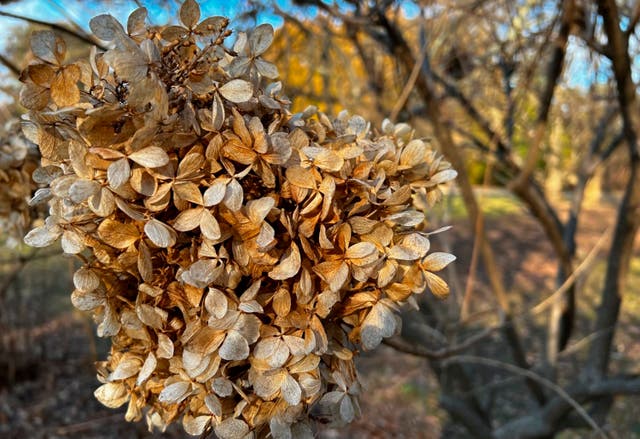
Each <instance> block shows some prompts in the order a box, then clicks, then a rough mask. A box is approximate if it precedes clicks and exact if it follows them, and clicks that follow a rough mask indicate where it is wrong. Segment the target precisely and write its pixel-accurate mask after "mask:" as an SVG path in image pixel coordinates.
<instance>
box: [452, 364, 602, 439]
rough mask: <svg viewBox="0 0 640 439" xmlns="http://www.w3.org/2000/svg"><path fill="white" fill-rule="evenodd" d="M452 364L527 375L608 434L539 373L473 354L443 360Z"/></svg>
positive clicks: (563, 391) (585, 419)
mask: <svg viewBox="0 0 640 439" xmlns="http://www.w3.org/2000/svg"><path fill="white" fill-rule="evenodd" d="M450 363H451V364H453V363H470V364H481V365H484V366H489V367H495V368H497V369H502V370H506V371H507V372H511V373H514V374H517V375H522V376H524V377H527V378H529V379H531V380H533V381H535V382H537V383H539V384H541V385H543V386H545V387H547V388H548V389H550V390H552V391H553V392H555V393H556V394H558V396H559V397H560V398H562V399H564V400H565V401H566V402H567V403H568V404H569V405H570V406H571V407H573V409H574V410H575V411H576V413H578V414H579V415H580V417H581V418H582V419H584V421H585V422H586V423H587V424H589V426H590V427H591V428H592V429H593V430H594V431H595V432H597V433H598V434H599V435H600V436H601V437H603V438H605V439H607V438H608V437H609V436H608V435H607V434H606V433H605V432H604V431H603V430H602V429H601V428H600V426H599V425H598V424H597V422H596V421H594V420H593V418H592V417H591V416H589V414H588V413H587V411H586V410H585V409H584V408H583V407H582V406H581V405H580V404H579V403H578V402H577V401H576V400H575V399H573V398H572V397H571V395H569V394H568V393H567V392H566V391H565V390H564V389H563V388H562V387H560V386H558V385H557V384H555V383H553V382H552V381H549V380H548V379H546V378H544V377H543V376H540V375H539V374H537V373H535V372H532V371H531V370H528V369H522V368H520V367H518V366H514V365H513V364H509V363H505V362H502V361H499V360H493V359H490V358H483V357H477V356H474V355H458V356H455V357H451V358H449V359H447V360H445V362H444V364H445V365H447V364H450Z"/></svg>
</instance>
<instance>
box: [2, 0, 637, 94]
mask: <svg viewBox="0 0 640 439" xmlns="http://www.w3.org/2000/svg"><path fill="white" fill-rule="evenodd" d="M276 2H277V4H278V6H279V7H280V8H282V9H284V10H291V9H292V8H293V6H292V1H291V0H276ZM140 3H142V4H143V5H144V6H146V7H147V9H148V10H149V17H150V21H151V22H152V23H153V24H165V23H167V22H169V21H170V20H171V19H172V17H175V16H176V15H177V10H178V7H179V1H158V0H155V1H153V0H141V1H140ZM200 3H201V5H200V6H201V9H202V16H203V17H206V16H213V15H224V16H227V17H230V18H232V19H233V18H234V17H237V16H238V15H239V14H241V13H242V12H245V11H246V10H247V9H248V8H249V5H248V2H247V1H245V0H223V1H220V0H210V1H204V0H203V1H200ZM137 7H138V6H137V5H136V2H135V1H133V0H112V1H109V2H99V1H98V2H96V1H81V0H22V1H18V2H14V3H10V4H8V5H3V6H0V9H1V10H3V11H7V12H12V13H15V14H18V15H23V16H27V17H31V18H36V19H40V20H44V21H52V22H67V23H68V22H69V21H70V20H71V21H73V22H75V23H77V24H78V25H80V26H81V27H82V28H84V29H85V30H86V31H87V32H89V27H88V23H89V20H90V19H91V17H93V16H95V15H98V14H101V13H109V14H111V15H113V16H115V17H116V18H117V19H118V20H120V21H121V22H123V23H126V20H127V17H128V15H129V13H130V12H131V11H133V10H134V9H136V8H137ZM404 11H405V14H406V15H408V16H409V17H412V16H416V15H418V14H419V8H418V7H417V6H416V5H415V4H414V3H413V2H411V1H407V2H405V4H404ZM307 13H308V14H313V13H314V11H313V10H307ZM256 21H257V22H258V23H265V22H267V23H271V24H273V25H274V26H275V27H278V26H280V25H281V24H282V19H281V18H280V17H278V16H276V15H275V14H272V13H271V14H270V13H262V14H260V15H258V17H257V19H256ZM233 24H234V23H232V27H234V26H233ZM21 25H24V22H22V21H20V20H16V19H10V18H7V17H0V53H1V52H3V51H4V48H5V45H6V44H11V37H12V35H11V33H12V32H11V30H12V28H13V27H15V26H21ZM569 58H570V60H571V61H570V63H569V65H568V67H567V69H566V71H565V79H566V81H567V83H568V84H569V85H571V86H578V87H588V86H589V85H590V84H592V83H593V82H600V81H602V80H606V76H607V74H606V73H608V72H605V71H604V70H607V69H608V66H607V65H601V66H600V69H599V70H600V71H599V72H598V71H594V69H593V64H592V62H591V60H590V59H589V51H588V50H586V48H584V47H582V46H581V44H579V43H576V42H575V41H574V42H572V43H571V44H570V47H569ZM635 61H636V62H635V64H636V69H635V70H636V72H635V73H637V70H638V64H640V60H635ZM6 74H7V69H6V68H4V66H1V65H0V78H1V76H6ZM636 79H637V78H636ZM0 94H1V92H0Z"/></svg>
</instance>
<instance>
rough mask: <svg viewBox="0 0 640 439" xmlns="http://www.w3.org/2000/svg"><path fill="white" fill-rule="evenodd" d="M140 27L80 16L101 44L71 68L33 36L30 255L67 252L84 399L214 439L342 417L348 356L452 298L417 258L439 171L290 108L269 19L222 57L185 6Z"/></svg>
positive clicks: (398, 131)
mask: <svg viewBox="0 0 640 439" xmlns="http://www.w3.org/2000/svg"><path fill="white" fill-rule="evenodd" d="M145 17H146V10H145V9H144V8H141V9H138V10H136V11H134V12H133V13H132V15H131V17H130V18H129V22H128V24H127V28H126V30H125V28H124V27H123V26H122V25H120V24H119V23H118V22H117V21H116V20H115V19H114V18H113V17H111V16H109V15H101V16H98V17H96V18H94V19H93V20H92V21H91V28H92V30H93V32H94V33H95V34H96V36H97V37H98V38H100V39H102V40H105V41H107V42H109V44H110V46H109V47H110V49H109V50H107V51H106V52H105V53H99V52H98V51H97V50H95V49H94V50H93V51H92V53H91V56H90V59H89V61H88V62H84V61H78V62H76V63H74V64H70V65H69V64H63V60H64V56H65V49H64V44H62V43H61V42H60V40H59V39H58V38H57V37H56V36H55V35H54V34H53V33H51V32H48V31H42V32H39V33H36V34H35V35H34V38H33V40H32V44H31V45H32V50H33V52H34V55H35V56H36V60H35V62H34V63H33V64H32V65H30V66H29V67H28V68H27V70H25V74H24V75H23V78H22V79H23V81H25V83H26V85H25V91H24V92H23V95H22V103H23V105H25V106H26V107H27V108H29V109H30V110H31V111H30V113H29V114H28V115H27V116H26V117H25V120H24V130H25V132H26V133H28V137H29V138H30V139H32V140H33V141H34V142H35V143H37V144H38V145H39V146H40V150H41V153H42V166H43V167H42V168H41V169H40V170H38V171H37V175H38V181H40V182H42V183H45V184H47V189H46V191H47V194H49V195H50V197H51V200H50V215H49V217H48V218H47V219H46V222H45V225H44V226H42V227H38V228H35V229H33V230H32V231H31V232H29V233H28V234H27V236H26V237H25V241H26V242H27V243H28V244H30V245H32V246H36V247H41V246H47V245H49V244H51V243H52V242H54V241H56V240H57V239H62V244H63V249H64V250H65V252H66V253H71V254H80V255H81V257H82V260H83V262H84V264H83V266H82V267H81V268H80V269H79V270H78V271H77V272H76V273H75V276H74V285H75V290H74V291H73V293H72V295H71V299H72V302H73V304H74V305H75V306H76V307H78V308H80V309H82V310H87V311H92V312H93V314H94V316H95V319H96V322H97V323H98V334H99V335H100V336H103V337H111V340H112V347H111V354H110V356H109V358H108V359H107V360H106V361H104V362H102V363H100V364H99V367H98V375H99V378H100V380H101V381H102V382H103V385H102V386H100V387H99V388H98V389H97V390H96V392H95V396H96V397H97V398H98V399H99V400H100V401H101V402H102V403H103V404H105V405H106V406H108V407H119V406H121V405H123V404H128V410H127V413H126V419H127V420H130V421H137V420H140V419H141V418H143V417H146V419H147V422H148V424H149V427H150V428H154V427H157V428H161V429H163V428H165V427H166V426H167V425H168V424H170V423H172V422H176V421H181V422H182V424H183V426H184V429H185V431H186V432H187V433H189V434H192V435H199V434H202V433H206V432H209V431H214V432H215V434H216V435H217V436H218V437H220V438H223V439H232V438H245V437H266V436H268V435H269V434H270V435H271V436H272V437H275V438H286V437H296V438H302V437H312V428H313V425H312V421H313V420H318V419H320V420H322V421H335V422H337V423H346V422H350V421H351V420H352V419H353V418H354V417H355V416H357V414H358V413H359V408H358V402H357V397H358V393H359V388H360V386H359V384H358V379H357V374H356V370H355V366H354V358H355V356H356V355H357V354H358V351H359V350H361V349H365V350H369V349H374V348H375V347H376V346H377V345H378V344H380V342H381V341H382V339H383V338H385V337H389V336H391V335H393V334H395V333H396V332H397V331H398V330H399V322H400V319H399V317H398V311H399V308H400V306H401V305H402V304H404V303H406V302H409V301H412V300H414V299H413V296H414V295H416V294H421V293H423V292H424V291H427V290H430V291H431V292H432V293H433V294H435V295H436V296H438V297H444V296H446V294H447V293H448V288H447V286H446V283H444V281H443V280H442V279H441V278H440V277H438V276H437V275H436V274H435V272H438V271H439V270H441V269H442V268H444V267H445V266H446V265H447V264H448V263H449V262H451V261H452V260H453V259H454V258H453V256H451V255H447V254H443V253H429V250H430V243H429V233H428V232H426V231H425V227H426V226H425V213H424V210H425V209H428V207H429V206H430V205H432V203H434V202H436V201H437V200H438V199H439V198H440V197H441V193H440V191H439V186H440V185H441V184H443V183H446V182H447V181H449V180H451V179H453V178H454V177H455V175H456V174H455V171H453V170H451V168H450V166H449V164H448V163H446V162H445V161H443V160H442V159H441V158H440V156H438V154H437V153H436V152H434V151H433V150H432V149H431V147H430V146H429V145H428V144H427V143H425V142H424V141H423V140H420V139H414V138H413V131H412V130H411V128H410V127H409V126H408V125H406V124H397V125H394V124H392V123H390V122H388V121H385V123H384V124H383V126H382V128H381V130H379V131H376V130H372V129H371V127H370V125H369V124H368V123H367V122H366V121H365V120H364V119H362V118H361V117H358V116H349V115H348V114H347V113H341V114H340V115H339V116H338V117H337V118H335V119H330V118H329V117H328V116H326V115H325V114H322V113H320V112H318V111H317V109H315V108H309V109H307V110H305V111H304V112H303V113H300V114H291V113H290V112H289V110H288V104H289V100H288V99H287V98H286V97H284V96H283V95H282V85H281V84H279V83H271V84H267V83H266V80H267V79H271V78H274V77H275V76H277V69H275V67H274V66H273V65H271V64H269V63H268V62H266V61H264V60H262V59H261V58H260V56H261V55H262V54H263V53H264V52H265V50H267V48H268V46H269V45H270V43H271V41H272V39H273V29H272V27H271V26H269V25H261V26H258V27H257V28H255V29H254V30H253V31H251V32H249V33H248V34H241V35H240V36H239V37H238V38H237V41H236V44H235V47H234V49H233V50H232V49H229V48H227V47H226V46H225V45H224V43H225V38H226V37H228V36H229V35H230V31H229V30H228V29H227V25H228V22H229V21H228V20H227V19H226V18H223V17H212V18H207V19H204V20H202V21H200V9H199V7H198V5H197V3H195V2H194V1H191V0H188V1H186V2H185V3H184V4H183V5H182V7H181V9H180V20H181V22H182V25H181V26H169V27H166V28H164V29H157V28H146V27H145V26H144V20H145ZM41 198H42V197H41ZM45 198H46V197H45ZM432 233H433V232H432Z"/></svg>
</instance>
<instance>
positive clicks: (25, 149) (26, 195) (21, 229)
mask: <svg viewBox="0 0 640 439" xmlns="http://www.w3.org/2000/svg"><path fill="white" fill-rule="evenodd" d="M39 163H40V154H39V153H38V149H37V147H36V145H34V144H33V143H31V142H30V141H29V140H27V139H26V138H25V136H24V135H23V134H22V132H21V131H20V124H19V123H15V122H10V123H8V124H7V125H6V126H5V127H4V128H2V129H0V185H1V186H2V190H0V239H3V240H5V245H7V246H9V247H14V246H15V245H16V244H18V243H20V242H21V241H22V237H23V236H24V234H25V233H26V232H27V231H28V230H29V229H30V228H31V224H32V223H33V221H34V220H36V219H37V218H42V217H43V216H44V215H45V213H46V210H44V209H40V210H37V209H35V208H32V207H30V206H29V204H28V202H29V199H30V198H31V197H32V195H33V194H34V192H35V191H36V189H37V184H36V182H34V181H33V180H32V179H31V174H32V173H33V171H34V170H35V169H36V168H37V167H38V166H39Z"/></svg>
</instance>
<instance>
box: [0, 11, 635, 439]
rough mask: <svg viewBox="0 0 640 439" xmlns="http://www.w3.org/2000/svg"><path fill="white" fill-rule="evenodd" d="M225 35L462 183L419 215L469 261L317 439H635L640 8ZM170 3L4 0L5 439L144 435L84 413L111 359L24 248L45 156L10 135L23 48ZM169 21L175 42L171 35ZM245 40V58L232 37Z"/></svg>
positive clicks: (327, 104) (299, 90)
mask: <svg viewBox="0 0 640 439" xmlns="http://www.w3.org/2000/svg"><path fill="white" fill-rule="evenodd" d="M201 3H202V5H201V6H202V16H203V17H205V16H213V15H225V16H229V17H230V18H232V24H231V26H230V27H231V28H232V29H236V30H242V29H245V28H250V27H254V26H255V25H256V24H260V23H265V22H268V23H271V24H273V25H274V27H276V40H275V42H274V44H273V46H272V47H271V49H270V50H269V52H268V53H267V54H266V56H265V57H266V58H267V59H269V60H270V61H272V62H274V63H275V64H276V65H277V66H278V69H279V71H280V80H281V81H282V82H283V84H284V93H285V94H286V95H287V96H288V97H289V98H290V99H291V101H292V107H293V111H294V112H295V111H302V110H304V108H306V107H307V106H308V105H316V106H318V107H319V108H320V109H321V110H323V111H326V112H328V113H333V114H337V113H338V112H339V111H341V110H344V109H346V110H348V111H350V112H351V113H356V114H360V115H362V116H364V117H366V118H368V119H369V120H371V122H372V127H374V128H379V127H380V124H381V122H382V121H383V119H384V118H389V119H391V120H393V121H395V122H408V123H410V124H411V125H412V126H414V127H415V129H416V132H417V133H418V136H422V137H424V138H426V139H429V141H430V142H431V143H432V145H433V147H434V148H437V149H439V150H440V151H442V153H443V154H444V155H445V157H446V159H447V160H448V161H450V162H451V163H452V164H453V166H454V168H455V169H457V171H458V173H459V176H458V179H457V181H456V185H452V186H451V187H450V188H449V191H448V193H446V194H444V198H443V201H442V202H441V203H440V204H439V205H437V206H436V207H433V208H430V209H429V210H428V218H429V228H430V229H432V230H436V229H438V228H441V227H444V226H453V227H452V229H451V230H449V231H448V232H447V233H442V234H438V235H434V236H433V240H432V245H433V246H434V247H436V248H437V249H440V250H442V251H448V252H451V253H453V254H455V255H456V256H457V258H458V259H457V261H456V262H455V263H454V264H451V265H450V266H449V267H448V268H447V269H446V272H445V273H444V275H443V277H444V278H445V279H446V280H447V282H448V283H449V285H450V286H451V295H450V296H449V298H448V299H446V300H444V301H438V300H436V299H434V298H433V297H429V295H428V294H425V295H424V297H422V299H421V303H420V305H421V309H420V311H412V310H406V311H405V312H404V313H403V331H402V334H400V335H398V336H397V337H394V338H392V339H390V340H388V342H387V343H386V344H385V345H383V346H382V347H381V348H380V349H379V350H377V351H376V352H373V353H367V354H366V355H362V357H361V358H360V360H359V367H360V370H361V373H362V381H363V382H364V384H365V386H366V390H365V392H364V395H363V397H362V400H361V406H362V417H361V418H360V419H358V420H357V421H355V422H354V423H353V424H352V425H350V426H349V427H347V428H343V429H332V428H330V427H327V426H320V428H319V431H318V436H319V437H322V438H436V437H444V438H473V437H476V438H490V437H495V438H516V437H522V438H534V437H535V438H551V437H560V438H582V437H619V438H632V437H640V397H639V396H638V395H639V394H640V378H639V376H640V375H639V374H640V363H639V361H638V360H639V359H640V342H638V338H639V336H640V326H639V319H640V248H639V245H638V244H637V243H635V241H634V238H635V235H636V234H637V230H638V227H639V225H640V146H639V144H638V135H639V133H640V111H639V110H640V106H639V103H638V99H637V94H638V89H637V84H638V81H640V56H638V55H639V52H640V42H639V37H638V35H639V33H638V31H637V27H638V26H637V25H638V21H639V20H640V2H637V1H635V0H617V1H616V0H423V1H394V0H370V1H361V0H339V1H338V0H336V1H321V0H271V1H266V2H250V1H238V0H227V1H225V2H218V1H215V2H214V1H203V2H201ZM142 6H144V7H146V8H147V9H148V11H149V17H150V23H149V25H152V26H162V25H165V24H167V23H169V22H175V18H173V19H172V17H176V16H177V11H178V9H179V6H180V3H179V2H177V1H173V2H172V1H169V2H164V1H162V2H160V1H155V2H154V1H150V0H142V1H74V0H65V1H64V2H63V1H62V0H40V1H38V0H26V1H11V0H0V185H1V186H0V438H66V437H81V438H96V439H97V438H105V439H106V438H134V437H137V438H150V437H158V438H160V437H163V438H164V437H166V438H169V437H181V436H182V435H183V434H184V433H182V432H181V431H180V430H179V429H175V430H169V431H167V432H165V433H158V432H156V433H153V434H152V433H149V432H147V430H146V426H145V425H142V424H128V423H126V422H125V421H124V408H123V409H122V410H115V411H114V410H110V409H107V408H105V407H102V406H101V405H100V404H99V403H98V402H97V401H96V400H95V399H94V397H93V390H94V389H95V388H96V387H97V386H98V381H97V380H96V378H95V372H94V370H95V369H94V362H96V361H98V360H100V359H103V358H105V356H106V355H107V353H108V345H109V343H108V340H101V339H98V338H97V337H96V336H95V327H94V324H93V321H92V320H91V317H90V316H87V315H84V314H83V313H80V312H79V311H75V310H74V309H73V307H72V305H71V303H70V300H69V294H70V292H71V291H72V290H73V284H72V282H71V275H72V273H73V271H74V264H75V262H74V261H73V260H72V259H67V258H65V257H63V256H62V255H61V250H60V249H56V248H50V249H44V250H38V251H35V250H33V249H29V248H27V247H26V246H24V245H23V244H21V236H22V235H23V234H24V233H25V232H26V231H27V230H28V228H29V227H30V226H31V225H33V224H34V223H37V222H38V221H41V218H42V216H43V212H41V211H40V212H39V211H37V210H33V209H32V208H29V207H28V205H27V204H26V200H28V199H29V198H30V197H31V195H32V193H31V192H32V191H33V190H34V189H35V187H34V184H33V182H32V181H31V180H30V177H29V176H30V172H31V170H32V169H33V168H34V167H35V166H36V165H37V161H38V153H37V150H36V149H35V148H34V145H32V144H29V142H28V141H26V139H24V137H23V136H22V135H21V133H20V129H19V123H17V122H16V121H17V120H19V117H20V114H21V113H23V112H24V111H25V109H24V108H22V107H21V106H20V105H19V98H18V97H19V91H20V82H19V76H20V71H21V70H22V69H23V68H24V67H25V66H26V65H28V63H29V61H30V55H29V35H30V33H31V32H32V31H34V30H37V29H43V28H50V29H53V30H54V31H55V32H57V33H58V34H59V35H60V36H62V37H63V38H64V39H65V40H66V43H67V47H68V50H69V54H70V57H71V58H81V57H86V56H87V55H88V53H89V50H90V48H91V46H92V45H93V44H103V43H101V42H99V41H97V40H95V39H94V37H93V36H91V34H90V31H89V27H88V22H89V20H90V18H91V17H93V16H94V15H97V14H100V13H110V14H112V15H114V16H115V17H116V18H118V19H119V20H120V21H121V22H126V18H127V16H128V14H129V13H130V12H131V11H133V10H134V9H136V8H138V7H142ZM172 20H173V21H172ZM232 38H233V37H232Z"/></svg>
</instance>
